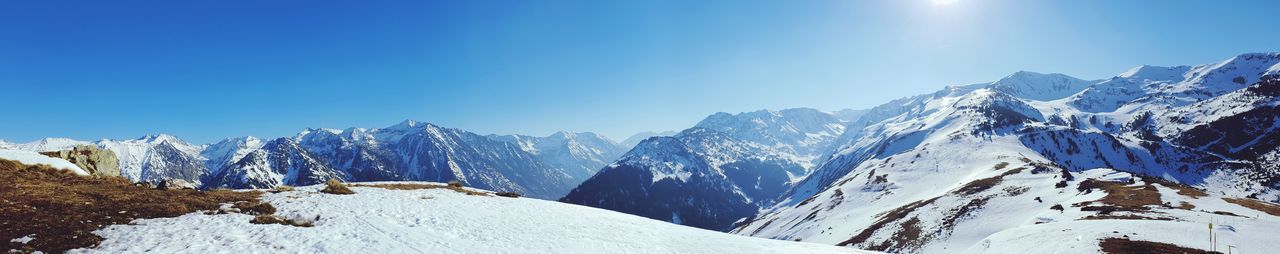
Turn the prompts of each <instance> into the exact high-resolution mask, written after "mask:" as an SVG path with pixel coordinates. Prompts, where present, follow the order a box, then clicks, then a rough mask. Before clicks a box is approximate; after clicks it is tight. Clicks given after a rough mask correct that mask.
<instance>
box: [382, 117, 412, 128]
mask: <svg viewBox="0 0 1280 254" xmlns="http://www.w3.org/2000/svg"><path fill="white" fill-rule="evenodd" d="M417 126H418V121H414V120H413V119H405V120H404V121H400V123H398V124H396V125H393V126H391V127H388V128H387V129H408V128H413V127H417Z"/></svg>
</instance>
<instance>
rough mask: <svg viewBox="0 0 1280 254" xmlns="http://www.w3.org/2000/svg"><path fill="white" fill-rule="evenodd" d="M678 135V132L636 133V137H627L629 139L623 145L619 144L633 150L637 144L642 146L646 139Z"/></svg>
mask: <svg viewBox="0 0 1280 254" xmlns="http://www.w3.org/2000/svg"><path fill="white" fill-rule="evenodd" d="M676 133H679V132H676V131H663V132H652V131H646V132H641V133H636V134H635V135H631V137H627V139H626V140H623V141H622V143H619V144H620V145H622V147H625V148H626V149H631V148H632V147H636V145H637V144H640V141H644V140H645V139H648V138H651V137H657V136H672V135H676Z"/></svg>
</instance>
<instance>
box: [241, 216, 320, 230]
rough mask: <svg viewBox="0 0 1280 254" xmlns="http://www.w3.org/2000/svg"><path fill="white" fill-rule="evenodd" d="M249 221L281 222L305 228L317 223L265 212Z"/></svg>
mask: <svg viewBox="0 0 1280 254" xmlns="http://www.w3.org/2000/svg"><path fill="white" fill-rule="evenodd" d="M249 223H253V224H280V225H287V226H294V227H304V228H309V227H314V226H315V223H312V222H310V221H304V220H290V219H285V218H284V217H280V216H275V215H270V214H263V215H258V216H254V217H253V220H250V221H249Z"/></svg>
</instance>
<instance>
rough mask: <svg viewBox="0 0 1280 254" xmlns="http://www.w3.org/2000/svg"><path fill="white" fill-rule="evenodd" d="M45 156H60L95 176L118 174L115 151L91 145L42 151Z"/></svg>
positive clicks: (118, 165) (118, 167)
mask: <svg viewBox="0 0 1280 254" xmlns="http://www.w3.org/2000/svg"><path fill="white" fill-rule="evenodd" d="M40 154H44V155H45V156H49V157H54V158H61V159H64V160H67V161H70V162H71V163H75V164H76V166H79V167H80V168H82V169H84V170H86V171H89V174H92V175H96V176H120V164H119V161H118V160H117V159H116V153H114V152H111V150H107V149H102V148H98V147H96V146H91V145H77V146H75V147H72V148H71V150H62V151H53V152H42V153H40Z"/></svg>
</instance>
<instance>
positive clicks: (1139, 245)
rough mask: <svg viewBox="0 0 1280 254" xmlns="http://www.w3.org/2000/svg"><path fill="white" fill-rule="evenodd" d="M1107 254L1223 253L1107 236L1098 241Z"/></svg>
mask: <svg viewBox="0 0 1280 254" xmlns="http://www.w3.org/2000/svg"><path fill="white" fill-rule="evenodd" d="M1098 246H1099V247H1102V252H1103V253H1107V254H1172V253H1221V252H1211V251H1206V250H1200V249H1192V248H1187V247H1182V246H1177V245H1173V244H1167V243H1158V242H1148V241H1134V240H1129V239H1125V238H1107V239H1102V242H1100V243H1098Z"/></svg>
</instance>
